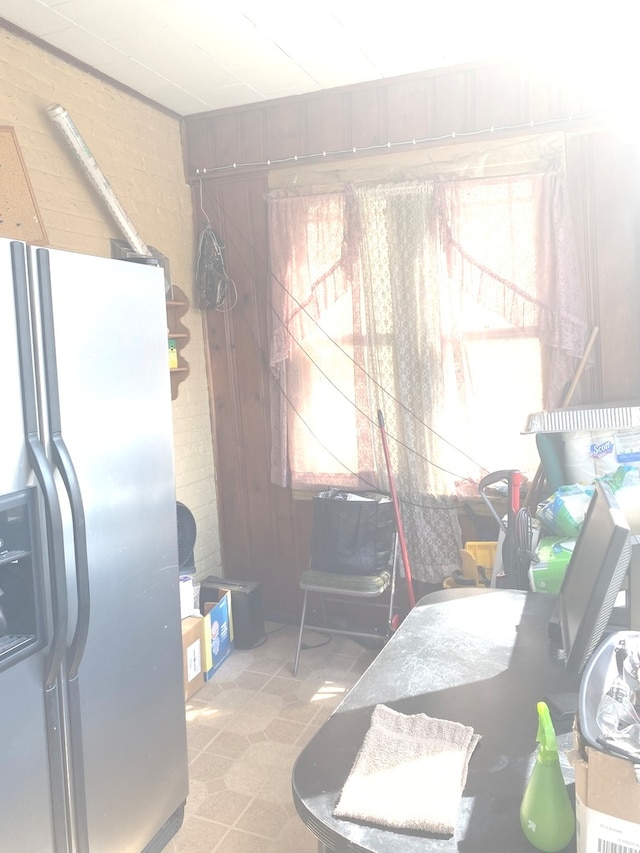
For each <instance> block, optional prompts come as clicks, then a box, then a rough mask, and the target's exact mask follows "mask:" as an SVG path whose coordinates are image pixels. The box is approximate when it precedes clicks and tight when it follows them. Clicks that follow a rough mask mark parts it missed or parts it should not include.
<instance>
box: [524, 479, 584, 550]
mask: <svg viewBox="0 0 640 853" xmlns="http://www.w3.org/2000/svg"><path fill="white" fill-rule="evenodd" d="M592 495H593V486H592V485H590V486H583V485H581V484H580V483H576V484H575V485H573V486H561V487H560V488H559V489H558V490H557V491H556V492H555V493H554V494H553V495H551V497H550V498H549V500H548V501H546V502H545V503H542V504H540V506H539V507H538V511H537V513H536V516H537V518H538V519H539V520H540V522H541V524H542V525H543V527H544V529H545V531H546V532H547V533H548V534H549V535H551V536H569V537H574V538H575V537H577V535H578V531H579V530H580V528H581V527H582V522H583V521H584V517H585V514H586V512H587V507H588V506H589V502H590V501H591V496H592Z"/></svg>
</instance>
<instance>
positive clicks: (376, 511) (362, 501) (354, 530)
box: [310, 489, 395, 575]
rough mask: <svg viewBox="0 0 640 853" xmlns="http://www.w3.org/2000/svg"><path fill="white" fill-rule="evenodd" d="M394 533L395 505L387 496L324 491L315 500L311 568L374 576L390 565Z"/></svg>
mask: <svg viewBox="0 0 640 853" xmlns="http://www.w3.org/2000/svg"><path fill="white" fill-rule="evenodd" d="M394 531H395V518H394V512H393V503H392V501H391V500H390V499H389V497H388V496H387V495H383V494H379V493H378V492H362V493H358V492H340V491H338V490H337V489H329V490H328V491H325V492H320V493H319V494H317V495H314V497H313V528H312V532H311V564H310V568H311V569H315V570H316V571H322V572H335V573H338V574H351V575H369V574H373V573H374V572H377V571H379V570H380V569H382V568H384V567H385V566H386V565H388V563H389V560H390V555H391V548H392V544H393V533H394Z"/></svg>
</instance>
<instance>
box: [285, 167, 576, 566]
mask: <svg viewBox="0 0 640 853" xmlns="http://www.w3.org/2000/svg"><path fill="white" fill-rule="evenodd" d="M269 215H270V240H271V260H272V272H273V288H272V298H273V306H274V312H273V338H272V359H271V363H272V370H273V382H274V385H273V389H272V391H273V394H272V404H273V406H274V408H273V411H272V429H273V433H272V435H273V455H272V478H273V481H274V482H276V483H279V484H281V485H286V484H289V485H291V486H293V487H294V488H304V487H307V488H308V487H311V486H314V487H315V486H318V485H329V484H330V485H336V486H338V487H341V488H371V487H372V486H373V487H377V488H384V487H386V471H385V465H384V459H383V458H381V451H380V441H379V435H378V426H377V417H376V415H377V411H378V409H380V410H382V412H383V413H384V417H385V423H386V427H387V432H388V435H389V448H390V454H391V459H392V466H393V471H394V475H395V478H396V483H397V488H398V492H399V495H400V497H401V500H402V518H403V525H404V528H405V533H406V538H407V547H408V551H409V556H410V560H411V567H412V572H413V575H414V577H416V578H417V579H419V580H423V581H428V582H440V581H441V580H442V579H443V578H444V577H446V576H447V575H448V574H450V573H451V572H452V571H453V570H454V569H455V568H456V567H457V566H458V561H459V556H458V554H459V548H460V546H461V541H460V528H459V523H458V516H457V511H456V506H457V501H456V500H455V495H456V486H457V484H459V483H460V482H465V481H470V482H476V483H477V481H478V479H479V478H480V477H481V476H483V475H484V474H485V473H487V471H490V470H497V469H501V468H509V467H514V468H522V465H521V464H519V462H520V459H519V458H517V459H512V458H509V459H505V458H503V457H502V456H501V454H503V453H507V443H508V441H511V440H512V436H514V435H515V436H516V441H517V440H520V439H521V437H520V436H518V432H519V429H520V428H521V426H522V424H523V423H524V419H525V417H526V414H528V412H529V411H533V410H535V409H536V408H538V407H542V405H545V406H553V405H556V404H557V403H558V401H559V397H560V394H561V390H562V388H563V386H564V385H565V384H566V382H567V380H568V379H569V378H570V377H571V375H572V372H573V368H574V365H575V363H576V359H577V358H579V357H580V355H581V354H582V351H583V348H584V343H585V340H586V335H587V328H586V324H585V322H584V319H583V313H582V310H581V305H582V296H581V289H580V287H579V281H578V275H577V263H576V253H575V248H574V244H573V239H572V232H571V224H570V219H569V211H568V205H567V199H566V190H565V185H564V176H563V172H562V170H561V169H558V168H557V167H554V168H551V169H547V170H545V171H543V172H537V173H528V174H525V175H514V176H503V177H489V178H476V177H474V178H464V179H460V180H455V179H451V178H450V177H449V176H448V177H447V178H446V179H429V180H419V181H406V182H400V183H389V182H385V183H383V184H377V185H370V184H369V185H364V186H358V187H355V188H354V187H349V186H347V187H345V188H344V189H343V190H341V191H339V192H330V193H313V192H309V193H301V194H295V195H293V194H291V193H286V192H277V193H272V194H271V196H270V198H269ZM518 360H521V361H522V363H521V364H520V365H519V364H518ZM518 368H519V370H518ZM503 382H504V388H501V383H503ZM496 390H497V391H498V393H497V394H496ZM501 393H502V395H503V396H502V397H501ZM488 394H492V395H493V396H492V397H491V400H489V398H488V397H487V398H486V399H485V396H486V395H488ZM536 403H537V405H536ZM485 404H486V405H485ZM500 404H502V405H500ZM489 405H490V406H491V408H488V406H489ZM483 406H485V408H484V410H483ZM521 407H524V408H521ZM479 414H482V415H483V416H484V417H485V419H486V422H484V423H481V422H480V420H479ZM492 419H493V424H492ZM529 438H530V437H529ZM492 442H493V446H492ZM505 442H507V443H505ZM513 447H514V448H515V449H514V451H513V452H514V454H517V455H518V457H519V451H518V449H517V444H516V442H514V443H513ZM492 452H493V453H494V456H492V455H491V454H492ZM481 457H482V458H481Z"/></svg>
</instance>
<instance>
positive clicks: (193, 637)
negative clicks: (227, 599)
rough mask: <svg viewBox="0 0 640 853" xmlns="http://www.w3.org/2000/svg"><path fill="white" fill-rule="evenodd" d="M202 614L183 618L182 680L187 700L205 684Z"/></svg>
mask: <svg viewBox="0 0 640 853" xmlns="http://www.w3.org/2000/svg"><path fill="white" fill-rule="evenodd" d="M203 622H204V620H203V618H202V616H187V618H186V619H183V620H182V682H183V686H184V698H185V701H186V700H187V699H189V698H190V697H191V696H193V694H194V693H196V691H198V690H199V689H200V688H201V687H202V685H203V684H204V670H203V666H202V658H203V655H202V626H203Z"/></svg>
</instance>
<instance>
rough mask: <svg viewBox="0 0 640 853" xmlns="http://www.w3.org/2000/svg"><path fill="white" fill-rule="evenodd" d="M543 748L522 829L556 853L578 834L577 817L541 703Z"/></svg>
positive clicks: (524, 806)
mask: <svg viewBox="0 0 640 853" xmlns="http://www.w3.org/2000/svg"><path fill="white" fill-rule="evenodd" d="M537 709H538V734H537V736H536V740H537V741H538V743H539V744H540V746H539V747H538V754H537V755H536V763H535V765H534V768H533V771H532V773H531V776H530V777H529V781H528V782H527V787H526V789H525V792H524V796H523V798H522V803H521V805H520V825H521V826H522V831H523V832H524V834H525V836H526V837H527V840H528V841H529V842H530V843H531V844H533V846H534V847H537V848H538V850H543V851H545V853H557V851H558V850H562V849H563V848H565V847H566V846H567V844H568V843H569V842H570V841H571V839H572V837H573V833H574V831H575V825H576V820H575V815H574V812H573V808H572V806H571V801H570V799H569V795H568V793H567V789H566V786H565V784H564V779H563V778H562V770H561V769H560V758H559V757H558V742H557V740H556V733H555V730H554V728H553V723H552V722H551V717H550V715H549V708H548V707H547V705H546V703H545V702H538V704H537Z"/></svg>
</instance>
